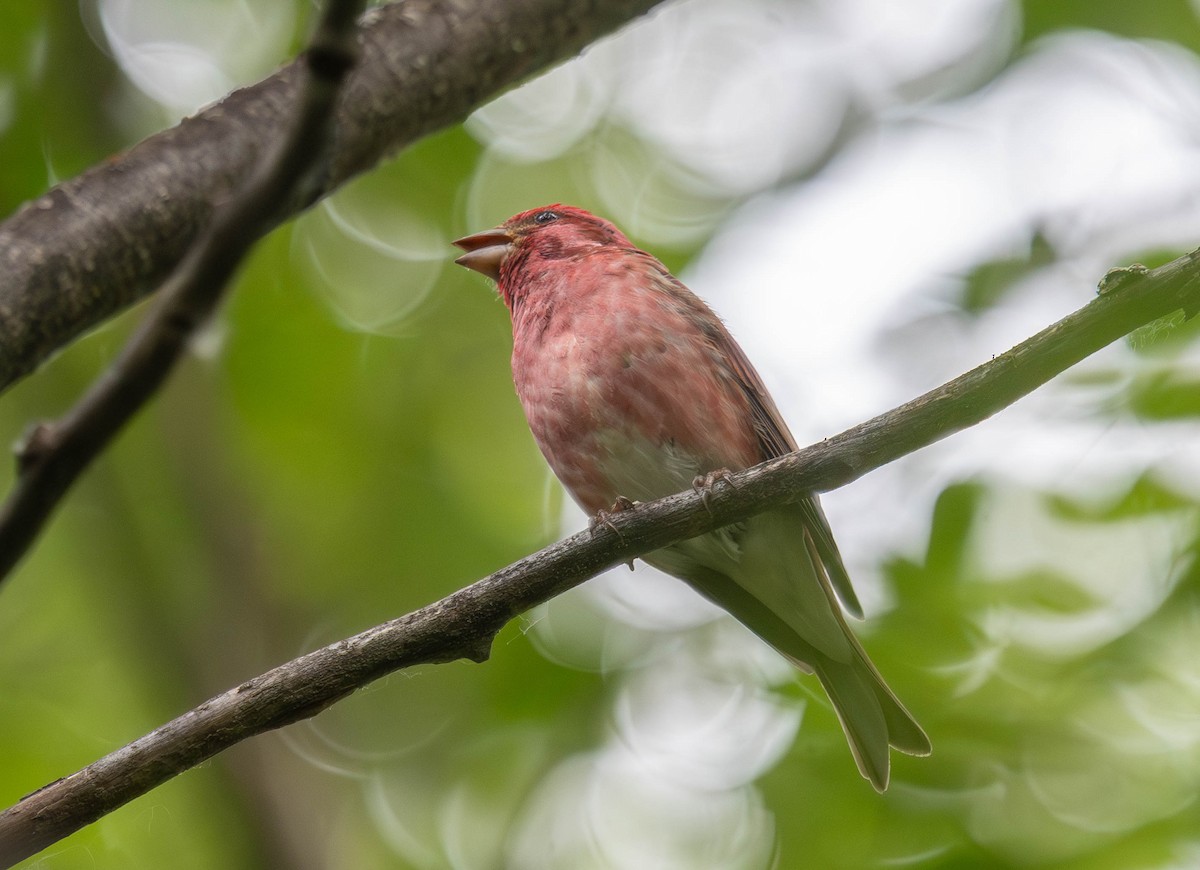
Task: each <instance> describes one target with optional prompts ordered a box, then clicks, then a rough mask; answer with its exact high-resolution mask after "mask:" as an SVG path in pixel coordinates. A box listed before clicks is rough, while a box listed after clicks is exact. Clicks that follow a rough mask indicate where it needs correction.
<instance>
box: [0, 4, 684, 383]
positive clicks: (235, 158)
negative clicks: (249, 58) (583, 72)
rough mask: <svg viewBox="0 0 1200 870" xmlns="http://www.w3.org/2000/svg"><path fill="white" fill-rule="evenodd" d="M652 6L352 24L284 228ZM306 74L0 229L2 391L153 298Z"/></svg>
mask: <svg viewBox="0 0 1200 870" xmlns="http://www.w3.org/2000/svg"><path fill="white" fill-rule="evenodd" d="M660 2H662V0H603V2H598V0H505V2H503V3H497V2H495V0H403V2H396V3H391V4H388V5H385V6H380V7H377V8H375V9H372V10H370V11H369V12H368V13H367V14H366V15H364V16H363V17H362V20H361V25H362V44H361V49H362V60H361V62H360V63H359V64H358V66H357V67H356V68H355V70H354V71H353V73H352V74H351V76H350V80H349V81H348V82H347V83H346V86H345V88H343V89H342V95H341V97H340V98H339V100H338V106H337V124H336V128H337V129H336V136H335V137H334V138H335V141H334V149H333V153H332V154H331V159H330V160H329V161H328V165H327V166H326V167H325V170H326V171H324V172H323V173H322V174H321V176H320V177H319V178H316V179H314V186H313V187H312V189H310V190H309V191H308V195H307V196H306V197H304V198H301V199H296V200H293V201H292V202H290V203H288V205H287V207H286V208H285V209H284V210H283V211H281V212H280V213H278V214H276V215H275V217H274V222H275V223H279V222H282V221H283V220H284V219H286V218H288V217H290V216H292V215H294V214H295V213H297V212H298V211H300V210H301V209H302V208H303V207H305V206H307V205H310V204H311V203H312V202H313V201H315V200H316V199H318V198H319V197H320V196H324V195H327V194H329V193H331V192H332V191H334V190H336V189H337V188H338V187H340V186H341V185H342V184H344V183H346V182H347V181H348V180H349V179H351V178H352V177H354V176H355V175H357V174H358V173H360V172H364V171H365V170H367V169H370V168H371V167H372V166H374V165H375V164H376V163H377V162H379V161H380V160H381V159H383V158H384V157H386V156H388V155H390V154H393V153H395V152H396V151H398V150H399V149H401V148H404V147H407V146H408V145H411V144H412V143H414V142H416V141H417V140H418V139H421V138H422V137H424V136H427V135H429V134H431V133H433V132H435V131H437V130H441V129H443V128H445V127H448V126H450V125H451V124H454V123H457V122H458V121H461V120H462V119H463V118H465V117H466V116H467V114H468V113H470V112H471V111H472V110H473V109H475V108H476V107H478V106H480V105H482V104H483V103H484V102H485V101H486V100H487V99H489V98H490V97H492V96H494V95H496V94H497V93H499V92H500V91H502V90H504V89H505V88H508V87H511V86H512V85H514V84H516V83H517V82H519V81H521V80H523V79H525V78H527V77H528V76H530V75H532V74H533V73H536V72H538V71H539V70H543V69H546V68H548V67H549V66H551V65H552V64H554V63H557V62H559V61H562V60H565V59H567V58H569V57H572V56H574V55H575V54H578V53H579V52H580V51H581V50H582V49H583V48H584V47H585V46H587V45H588V44H589V43H591V42H594V41H595V40H597V39H599V38H600V37H602V36H604V35H606V34H608V33H610V32H612V31H613V30H615V29H617V28H618V27H619V26H621V25H622V24H624V23H626V22H628V21H629V20H631V19H633V18H635V17H637V16H639V15H641V14H643V13H645V12H646V11H648V10H649V9H651V8H652V7H654V6H655V5H657V4H658V3H660ZM302 66H303V65H302V64H296V63H293V64H290V65H288V66H286V67H284V68H283V69H281V70H280V71H279V72H277V73H275V74H274V75H272V76H270V77H268V78H266V79H264V80H262V81H261V82H258V83H257V84H254V85H251V86H249V87H247V88H243V89H242V90H239V91H235V92H233V93H232V94H230V95H229V96H227V97H226V98H225V99H223V100H221V101H220V102H219V103H216V104H215V105H213V106H211V107H209V108H206V109H204V110H203V111H200V112H198V113H197V114H195V115H194V116H192V117H190V118H187V119H185V120H184V121H183V122H182V123H180V124H179V125H178V126H176V127H174V128H172V129H170V130H166V131H164V132H162V133H158V134H156V135H154V136H151V137H149V138H148V139H146V140H144V141H143V142H141V143H139V144H138V145H136V146H134V147H133V148H131V149H130V150H129V151H127V152H125V153H123V154H119V155H116V156H114V157H112V158H111V159H108V160H105V161H104V162H103V163H100V164H98V165H96V166H95V167H93V168H91V169H89V170H88V171H86V172H84V173H83V174H81V175H79V176H77V177H76V178H72V179H70V180H68V181H65V182H63V183H62V184H59V185H57V186H55V187H54V188H53V189H52V190H50V191H48V192H47V193H46V194H45V195H43V196H41V197H39V198H38V199H37V200H35V201H33V202H31V203H28V204H27V205H25V206H24V207H23V208H22V209H20V210H19V211H18V212H16V213H15V214H14V215H12V216H11V217H9V218H8V219H7V220H5V221H4V222H3V223H0V264H2V268H0V390H3V389H5V388H7V387H8V386H10V385H11V384H12V383H13V382H15V381H16V380H17V379H19V378H21V377H23V376H24V375H26V374H28V373H29V372H31V371H33V370H34V368H36V367H37V366H38V365H39V364H41V363H42V362H43V361H44V360H45V359H46V358H47V357H49V356H50V355H51V354H52V353H53V352H54V351H55V350H57V349H58V348H61V347H63V346H65V345H66V344H68V343H69V342H71V341H72V340H73V339H75V338H76V337H78V336H79V335H81V334H82V333H84V332H85V331H87V330H88V329H90V328H92V327H94V326H95V325H96V324H98V323H100V322H102V321H103V320H105V319H106V318H108V317H111V316H112V315H114V314H116V313H117V312H119V311H121V310H123V309H124V308H126V307H128V306H129V305H131V304H133V303H134V302H136V301H137V300H139V299H141V298H142V297H143V296H145V295H146V294H147V293H149V292H150V291H151V290H153V289H154V288H155V287H158V286H159V285H161V283H162V282H163V280H164V279H165V278H166V276H167V275H168V274H169V273H170V271H171V270H172V269H173V268H174V267H175V265H176V264H177V263H178V262H179V260H180V258H181V257H182V256H183V255H184V252H185V251H187V249H188V247H189V246H190V245H191V244H192V243H193V242H194V241H195V239H196V238H197V236H198V235H199V233H200V232H201V230H202V228H203V227H204V226H205V225H206V224H207V223H208V221H209V219H210V217H211V215H212V212H213V209H214V208H215V206H216V204H217V202H218V201H219V200H220V199H223V198H225V197H226V196H228V195H229V194H230V192H236V191H239V190H242V189H243V188H244V187H245V185H246V182H247V180H248V179H249V177H250V174H251V172H252V171H253V169H254V167H255V165H256V164H257V163H258V162H259V160H260V159H261V157H262V152H263V148H264V143H271V142H276V141H278V140H279V139H281V138H282V137H283V136H284V133H285V130H286V128H287V125H288V122H289V119H290V116H291V107H293V106H294V105H296V99H297V94H298V92H299V81H300V73H301V71H302Z"/></svg>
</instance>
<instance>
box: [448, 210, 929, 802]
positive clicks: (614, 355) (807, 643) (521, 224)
mask: <svg viewBox="0 0 1200 870" xmlns="http://www.w3.org/2000/svg"><path fill="white" fill-rule="evenodd" d="M457 244H458V245H459V246H460V247H462V248H464V249H465V250H466V251H467V252H468V253H467V254H465V255H464V256H463V257H461V258H460V259H459V262H460V263H462V264H463V265H466V266H469V267H471V268H475V269H477V270H479V271H481V272H484V273H485V274H489V275H492V276H493V277H496V278H497V285H498V288H499V291H500V294H501V296H502V297H503V299H504V301H505V303H506V305H507V306H508V308H509V311H510V313H511V315H512V322H513V356H512V368H513V380H514V383H515V385H516V389H517V394H518V396H519V397H520V400H521V403H522V405H523V406H524V409H525V414H526V417H527V418H528V420H529V426H530V429H531V430H532V432H533V435H534V438H535V439H536V441H537V443H538V446H539V447H540V448H541V450H542V453H543V454H544V455H545V457H546V460H547V461H548V462H549V464H550V467H551V468H552V469H553V470H554V472H555V474H556V475H557V476H558V477H559V479H560V480H561V481H562V482H563V484H564V486H565V487H566V488H567V490H568V491H569V492H570V493H571V494H572V496H573V497H574V498H575V500H576V501H577V502H578V503H579V504H580V505H581V506H582V507H583V508H584V509H585V510H586V511H588V512H589V513H592V514H595V513H596V512H598V511H600V510H603V509H606V508H609V507H610V506H611V505H612V504H613V503H614V502H615V501H616V500H617V498H618V496H622V497H625V498H629V499H634V500H649V499H653V498H658V497H661V496H665V495H669V494H671V493H674V492H678V491H681V490H685V489H687V488H688V487H690V486H691V485H692V481H693V480H694V479H695V478H696V477H697V476H698V475H702V474H706V473H708V472H712V471H715V470H718V469H728V470H730V471H737V470H740V469H743V468H746V467H748V466H750V465H753V464H756V463H758V462H760V461H762V460H764V459H768V458H771V457H773V456H777V455H780V454H782V453H785V452H787V451H790V450H794V449H795V447H796V445H795V441H794V439H793V438H792V435H791V433H790V432H789V431H788V429H787V426H786V424H785V423H784V422H783V419H782V416H781V415H780V413H779V411H778V409H777V408H776V406H775V404H774V402H773V401H772V400H771V398H770V396H769V394H768V393H767V391H766V389H765V387H764V386H763V384H762V381H761V379H760V378H759V376H758V374H757V373H756V372H755V371H754V368H753V366H751V364H750V363H749V361H748V360H747V358H746V356H745V354H744V353H743V352H742V350H741V348H740V347H739V346H738V345H737V343H736V342H735V341H734V340H733V338H732V336H730V334H729V332H728V330H726V328H725V326H724V325H723V324H722V323H721V322H720V320H719V319H718V318H717V317H716V315H715V314H713V312H712V311H711V310H710V309H709V308H708V306H706V305H705V304H704V303H703V302H702V301H701V300H700V299H699V298H698V297H696V296H695V295H694V294H692V293H691V291H689V290H688V289H687V288H686V287H684V286H683V284H681V283H680V282H679V281H678V280H676V279H675V278H674V277H672V276H671V274H670V273H669V272H668V271H667V270H666V268H665V267H664V266H663V265H662V263H660V262H659V261H658V260H657V259H655V258H654V257H652V256H651V255H650V254H647V253H645V252H644V251H641V250H638V249H637V248H636V247H634V246H633V245H632V244H631V243H630V241H629V240H628V239H627V238H626V237H625V236H624V234H622V233H621V231H620V230H618V229H617V228H616V227H615V226H613V225H612V224H611V223H609V222H608V221H605V220H603V219H601V218H598V217H596V216H595V215H592V214H590V213H588V212H586V211H584V210H582V209H578V208H574V207H571V206H564V205H559V204H556V205H551V206H545V207H542V208H538V209H532V210H530V211H527V212H523V213H521V214H519V215H516V216H514V217H512V218H510V219H509V220H508V221H506V222H505V223H504V224H503V225H501V226H500V227H498V228H497V229H496V230H492V231H488V232H487V233H480V234H477V235H476V236H469V237H467V238H465V239H460V240H459V241H458V242H457ZM645 558H646V561H647V562H649V563H651V564H653V565H655V566H657V567H660V568H662V569H663V570H665V571H667V572H668V573H671V574H674V575H676V576H677V577H680V578H681V579H683V580H686V581H687V582H689V583H690V584H691V585H692V586H693V587H695V588H696V589H697V590H698V591H700V592H701V593H702V594H703V595H705V596H707V597H708V598H710V599H711V600H713V601H715V602H716V603H717V604H719V605H721V606H722V607H724V608H725V609H727V610H728V611H729V612H730V613H732V614H733V615H734V616H735V617H737V618H738V619H739V620H741V621H742V622H743V623H745V624H746V625H747V626H748V627H749V628H750V629H751V630H753V631H754V632H756V633H757V634H758V635H759V636H760V637H762V638H763V639H764V640H766V641H767V642H768V643H770V644H772V645H773V646H775V647H776V649H778V650H779V651H780V652H781V653H783V654H784V655H785V656H787V657H788V658H790V659H791V660H792V661H793V662H795V663H796V664H797V665H798V666H800V667H802V668H804V669H805V670H809V671H814V672H815V673H816V674H817V676H818V677H819V678H820V679H821V682H822V685H824V686H825V688H826V691H827V692H828V693H829V695H830V699H831V700H832V702H833V705H834V708H835V710H836V711H837V713H838V716H839V719H840V720H841V722H842V725H843V728H844V729H845V731H846V734H847V737H848V739H849V741H850V745H851V749H852V750H853V752H854V756H855V759H856V761H857V762H858V765H859V768H860V770H861V771H862V773H863V775H864V776H866V777H867V778H868V779H870V780H871V782H872V784H873V785H875V787H876V788H877V789H879V790H883V789H884V788H886V787H887V782H888V772H889V759H888V746H889V744H890V745H892V746H895V747H897V748H899V749H901V750H903V751H906V752H909V753H913V754H926V753H928V751H929V743H928V739H927V738H926V737H925V734H924V732H923V731H921V728H920V726H919V725H917V723H916V722H915V721H914V720H913V719H912V717H911V716H910V715H909V714H908V712H907V711H906V710H905V709H904V708H903V706H902V705H901V704H900V702H899V701H897V700H896V698H895V696H894V695H893V694H892V693H891V691H890V690H889V689H888V688H887V686H886V685H885V684H884V683H883V681H882V679H881V678H880V677H879V674H878V672H877V671H876V670H875V668H874V665H872V664H871V663H870V661H869V659H868V658H867V656H866V653H865V651H864V650H863V649H862V647H861V645H860V644H859V643H858V641H857V639H856V638H855V637H854V635H853V633H852V632H851V631H850V629H849V627H848V626H847V625H846V622H845V620H844V618H843V616H842V612H841V606H842V605H844V606H846V607H847V608H848V609H849V610H850V611H851V612H852V613H854V614H855V615H861V613H860V611H859V606H858V601H857V599H856V598H855V596H854V592H853V589H852V588H851V586H850V582H849V578H848V577H847V576H846V573H845V569H844V567H843V566H842V562H841V557H840V555H839V554H838V552H837V547H836V545H835V544H834V542H833V537H832V534H831V533H830V531H829V527H828V524H827V523H826V521H825V517H824V513H823V512H822V511H821V508H820V505H819V504H818V503H817V501H816V499H815V498H812V499H804V500H802V501H800V502H799V503H797V504H795V505H790V506H787V507H785V508H781V509H778V510H773V511H769V512H767V513H765V514H762V515H760V516H759V517H755V518H753V519H752V520H750V521H748V522H746V523H744V524H741V525H739V526H736V527H731V528H727V529H722V530H719V531H717V532H714V533H712V534H709V535H704V536H701V537H700V538H696V539H693V540H691V541H685V542H682V543H680V544H676V545H674V546H672V547H667V548H664V549H662V550H658V551H656V552H654V553H651V554H648V555H647V556H646V557H645ZM839 599H840V602H839Z"/></svg>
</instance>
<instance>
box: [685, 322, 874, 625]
mask: <svg viewBox="0 0 1200 870" xmlns="http://www.w3.org/2000/svg"><path fill="white" fill-rule="evenodd" d="M709 322H711V323H712V324H714V325H713V326H712V327H710V328H709V329H708V330H707V332H708V338H709V340H710V341H712V342H713V343H714V344H715V345H716V347H717V350H718V351H720V353H721V354H722V356H723V357H724V358H725V359H728V360H729V362H730V365H731V367H732V370H733V375H734V377H735V378H736V379H737V382H738V384H739V386H741V388H742V391H743V392H744V393H745V394H746V398H747V400H748V401H749V403H750V412H751V415H752V416H753V420H754V431H755V433H756V434H757V435H758V442H759V445H760V447H761V452H762V458H763V460H767V459H774V458H776V457H778V456H783V455H784V454H785V453H792V452H794V451H796V450H798V449H799V448H798V447H797V446H796V439H795V438H794V437H793V436H792V433H791V430H789V429H788V427H787V423H785V422H784V421H783V415H782V414H780V413H779V408H778V407H776V405H775V400H774V399H772V398H771V394H770V393H769V392H767V388H766V386H765V385H764V384H763V382H762V378H761V377H760V376H759V374H758V372H757V371H756V370H755V368H754V366H753V365H752V364H751V363H750V360H749V359H748V358H747V357H746V353H745V351H743V350H742V348H741V346H740V345H738V343H737V342H736V341H735V340H734V338H733V336H732V335H730V333H729V330H728V329H726V328H725V324H723V323H721V321H720V320H719V319H715V318H714V319H713V320H711V321H709ZM797 508H798V510H799V511H800V514H801V520H802V522H803V523H804V527H805V528H806V529H808V532H809V534H810V535H811V536H812V542H813V544H814V545H815V547H816V550H817V553H818V554H819V556H820V564H821V565H822V566H824V569H825V573H826V575H827V576H828V579H829V583H830V585H831V586H832V587H833V590H834V592H836V593H837V597H838V600H839V601H840V602H841V603H842V606H843V607H845V608H846V612H847V613H849V614H850V615H851V616H853V617H855V618H856V619H862V618H863V609H862V604H860V603H859V600H858V596H857V595H856V594H855V593H854V586H853V585H851V583H850V575H849V574H848V573H847V572H846V566H845V565H844V564H843V563H842V555H841V553H840V552H838V547H837V543H836V542H835V541H834V540H833V532H832V530H830V528H829V520H827V519H826V518H825V511H823V510H822V509H821V504H820V502H818V501H817V500H816V498H806V499H804V500H803V501H801V502H799V503H798V504H797Z"/></svg>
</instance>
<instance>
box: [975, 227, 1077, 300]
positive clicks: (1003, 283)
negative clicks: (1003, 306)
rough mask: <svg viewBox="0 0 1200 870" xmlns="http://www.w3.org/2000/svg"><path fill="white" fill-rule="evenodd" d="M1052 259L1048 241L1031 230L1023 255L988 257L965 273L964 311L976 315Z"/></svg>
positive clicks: (1052, 255)
mask: <svg viewBox="0 0 1200 870" xmlns="http://www.w3.org/2000/svg"><path fill="white" fill-rule="evenodd" d="M1054 260H1055V253H1054V248H1053V246H1052V245H1051V244H1050V241H1049V240H1048V239H1047V238H1046V237H1045V236H1044V235H1042V233H1041V232H1040V231H1039V232H1036V233H1034V235H1033V239H1032V240H1031V241H1030V245H1029V251H1028V253H1027V254H1026V255H1025V256H1022V257H1009V258H1005V259H1001V260H989V261H988V262H985V263H980V264H979V265H977V266H975V268H974V269H972V270H971V271H970V272H969V273H968V274H967V277H966V281H965V284H964V286H963V292H962V307H963V310H964V311H968V312H970V313H972V314H977V313H979V312H981V311H985V310H986V309H988V308H991V307H992V306H994V305H996V304H997V303H999V302H1000V301H1001V300H1002V299H1003V298H1004V297H1005V296H1006V295H1007V294H1008V293H1009V291H1011V290H1012V289H1013V288H1014V287H1016V286H1017V285H1018V284H1019V283H1020V282H1021V281H1022V280H1024V279H1025V278H1027V277H1028V276H1029V275H1031V274H1033V273H1034V272H1036V271H1037V270H1038V269H1041V268H1043V267H1045V266H1048V265H1050V264H1051V263H1053V262H1054Z"/></svg>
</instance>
